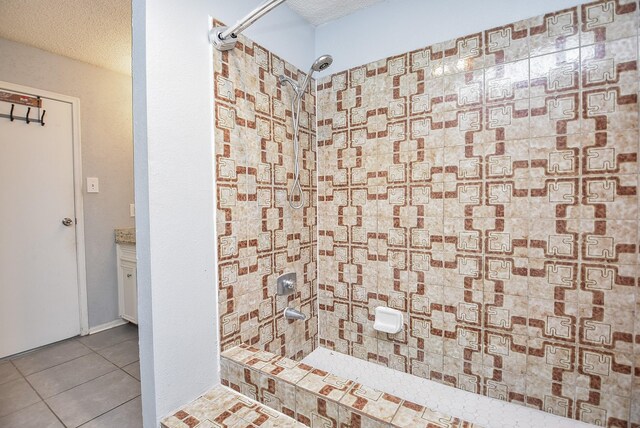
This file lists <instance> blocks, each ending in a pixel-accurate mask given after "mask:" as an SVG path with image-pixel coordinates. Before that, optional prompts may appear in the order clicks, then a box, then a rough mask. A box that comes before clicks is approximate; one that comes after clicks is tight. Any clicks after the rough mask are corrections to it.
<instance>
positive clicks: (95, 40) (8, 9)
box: [0, 0, 131, 74]
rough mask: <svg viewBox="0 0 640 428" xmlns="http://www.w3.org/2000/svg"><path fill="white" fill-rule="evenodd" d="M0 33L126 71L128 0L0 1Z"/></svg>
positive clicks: (128, 57) (128, 63) (128, 69)
mask: <svg viewBox="0 0 640 428" xmlns="http://www.w3.org/2000/svg"><path fill="white" fill-rule="evenodd" d="M0 37H2V38H5V39H9V40H13V41H16V42H20V43H24V44H27V45H31V46H35V47H37V48H40V49H43V50H46V51H49V52H53V53H56V54H59V55H63V56H66V57H69V58H73V59H76V60H79V61H84V62H88V63H89V64H93V65H97V66H99V67H103V68H107V69H110V70H113V71H117V72H120V73H125V74H131V0H0Z"/></svg>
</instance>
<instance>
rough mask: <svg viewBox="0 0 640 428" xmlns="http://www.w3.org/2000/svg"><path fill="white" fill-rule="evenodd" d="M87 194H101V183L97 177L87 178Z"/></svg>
mask: <svg viewBox="0 0 640 428" xmlns="http://www.w3.org/2000/svg"><path fill="white" fill-rule="evenodd" d="M87 193H100V181H99V180H98V178H97V177H87Z"/></svg>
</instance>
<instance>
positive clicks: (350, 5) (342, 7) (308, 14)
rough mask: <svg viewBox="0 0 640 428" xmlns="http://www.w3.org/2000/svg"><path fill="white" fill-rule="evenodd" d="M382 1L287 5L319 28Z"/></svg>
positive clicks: (315, 0) (292, 0)
mask: <svg viewBox="0 0 640 428" xmlns="http://www.w3.org/2000/svg"><path fill="white" fill-rule="evenodd" d="M3 1H4V0H3ZM381 1H383V0H347V1H345V0H312V1H310V0H289V1H287V3H286V4H288V5H289V7H290V8H291V9H293V10H295V11H296V12H297V13H298V14H299V15H301V16H302V17H303V18H305V19H306V20H307V21H309V22H310V23H311V24H313V25H316V26H317V25H321V24H324V23H327V22H329V21H333V20H334V19H338V18H341V17H343V16H345V15H349V14H350V13H353V12H355V11H357V10H360V9H364V8H365V7H369V6H371V5H373V4H376V3H380V2H381Z"/></svg>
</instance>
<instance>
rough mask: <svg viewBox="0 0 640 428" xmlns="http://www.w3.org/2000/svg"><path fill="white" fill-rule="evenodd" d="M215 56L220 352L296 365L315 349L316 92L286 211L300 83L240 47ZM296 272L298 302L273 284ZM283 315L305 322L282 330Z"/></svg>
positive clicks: (293, 73)
mask: <svg viewBox="0 0 640 428" xmlns="http://www.w3.org/2000/svg"><path fill="white" fill-rule="evenodd" d="M240 40H241V42H240V43H238V45H237V47H236V48H235V49H234V50H233V51H229V52H218V51H215V56H214V92H215V104H216V107H215V108H216V111H215V120H216V124H215V156H216V193H217V217H216V218H217V225H216V229H217V240H218V263H219V268H218V272H219V279H218V285H219V291H218V305H219V314H220V340H221V346H222V349H227V348H229V347H232V346H235V345H238V344H240V343H246V344H251V345H255V346H258V347H262V348H264V349H265V350H267V351H271V352H274V353H277V354H280V355H283V356H287V357H290V358H297V359H300V358H302V357H303V356H304V355H307V354H309V353H310V352H311V351H313V349H315V347H316V346H317V332H318V320H317V315H316V313H317V282H316V275H317V268H316V252H317V251H316V220H317V218H316V203H315V201H316V157H315V153H316V152H315V149H314V147H315V144H316V137H315V133H316V115H315V104H316V103H315V83H314V82H312V84H311V85H310V86H311V88H312V89H311V92H309V93H307V94H306V96H305V97H304V98H303V105H302V109H301V114H300V147H301V153H300V183H301V187H302V191H303V194H304V202H305V205H304V207H303V208H301V209H298V210H294V209H293V208H291V207H290V206H289V200H288V198H289V189H290V188H291V184H292V182H293V142H292V138H293V128H292V122H291V107H290V106H291V97H292V96H293V94H292V92H291V91H290V90H289V88H287V87H281V86H280V85H279V84H278V76H279V75H281V74H284V75H286V76H288V77H291V78H293V79H295V80H298V79H300V78H301V77H304V75H303V74H302V73H301V72H300V71H299V70H297V69H296V68H295V67H293V66H292V65H291V64H289V63H287V62H286V61H284V60H282V59H281V58H279V57H278V56H276V55H274V54H273V53H271V52H269V51H267V50H266V49H264V48H263V47H261V46H259V45H258V44H254V43H253V42H251V41H250V40H249V39H247V38H245V37H241V38H240ZM285 272H296V274H297V278H298V280H297V289H296V293H294V294H291V295H289V296H283V297H276V279H277V277H278V276H279V275H280V274H282V273H285ZM287 306H290V307H292V308H296V309H298V310H300V311H302V312H303V313H304V314H305V315H306V316H307V320H306V321H302V322H295V323H294V322H289V321H287V320H285V319H284V316H283V311H284V309H285V308H286V307H287Z"/></svg>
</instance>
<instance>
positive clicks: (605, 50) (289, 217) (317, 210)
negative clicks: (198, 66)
mask: <svg viewBox="0 0 640 428" xmlns="http://www.w3.org/2000/svg"><path fill="white" fill-rule="evenodd" d="M638 16H639V15H638V3H637V1H628V0H627V1H625V0H618V1H597V2H593V3H588V4H585V5H582V6H577V7H575V8H570V9H566V10H562V11H558V12H555V13H550V14H547V15H545V16H539V17H535V18H532V19H528V20H525V21H521V22H517V23H514V24H511V25H505V26H502V27H499V28H493V29H489V30H486V31H484V32H482V33H478V34H473V35H469V36H465V37H461V38H458V39H456V40H451V41H448V42H443V43H439V44H436V45H432V46H429V47H425V48H422V49H418V50H415V51H412V52H407V53H405V54H402V55H397V56H393V57H390V58H386V59H383V60H380V61H377V62H374V63H370V64H366V65H362V66H360V67H355V68H353V69H351V70H347V71H342V72H338V73H336V74H333V75H331V76H327V77H324V78H322V79H320V80H319V81H318V85H317V93H315V91H313V90H312V91H311V92H310V93H308V94H307V95H306V97H305V102H304V114H303V115H302V117H303V120H302V133H301V134H302V135H301V142H302V147H303V154H302V156H301V161H302V165H303V172H302V185H303V190H304V192H305V201H306V203H305V207H304V208H303V209H302V210H293V209H291V208H289V205H288V202H287V197H288V189H289V188H290V185H291V182H292V180H293V173H292V169H293V160H292V153H293V151H292V148H291V139H292V128H291V111H290V107H289V105H290V97H291V96H292V94H291V93H290V92H289V91H287V89H286V88H284V87H281V86H279V85H278V83H277V76H278V75H279V74H286V75H287V76H290V77H292V78H294V79H296V80H300V79H301V78H302V77H303V74H302V73H300V71H299V70H296V69H295V67H293V66H291V65H290V64H287V63H286V62H285V61H284V60H282V59H280V58H278V57H277V56H276V55H274V54H273V53H270V52H268V51H267V50H266V49H264V48H262V47H261V46H259V45H257V44H254V43H252V42H251V41H249V40H248V39H245V38H242V39H241V40H242V43H241V44H240V45H239V46H238V47H237V48H236V49H235V50H234V51H233V52H232V53H218V52H216V54H215V55H216V56H215V58H214V65H215V77H214V78H215V82H214V89H215V97H216V171H217V177H216V178H217V207H218V214H217V219H218V224H217V235H218V236H217V238H218V258H219V266H220V267H219V272H220V278H219V305H220V334H221V343H222V348H223V350H224V349H228V348H231V347H233V346H235V345H237V344H239V343H246V344H251V345H253V346H255V347H257V348H260V349H264V350H266V351H270V352H273V353H276V354H278V355H282V356H286V357H289V358H293V359H296V360H299V359H301V358H303V357H304V356H306V355H308V354H309V353H310V352H312V351H313V350H314V349H315V347H316V346H318V345H319V346H321V347H324V348H328V349H331V350H335V351H338V352H340V353H344V354H348V355H352V356H354V357H357V358H360V359H363V360H367V361H372V362H375V363H377V364H381V365H385V366H388V367H390V368H393V369H396V370H400V371H403V372H407V373H410V374H413V375H415V376H419V377H422V378H427V379H431V380H434V381H437V382H441V383H444V384H446V385H450V386H453V387H456V388H460V389H464V390H467V391H470V392H474V393H477V394H482V395H486V396H489V397H493V398H498V399H501V400H506V401H510V402H514V403H518V404H522V405H525V406H529V407H533V408H537V409H540V410H544V411H547V412H550V413H554V414H557V415H561V416H565V417H568V418H573V419H579V420H582V421H585V422H589V423H593V424H598V425H604V426H616V427H618V426H620V427H622V426H624V427H626V426H640V321H639V320H638V317H639V316H640V302H639V300H640V299H639V296H638V262H639V254H638V233H639V230H638V229H639V222H638V195H637V186H638V179H639V173H640V170H639V169H638V159H637V157H638V142H639V136H638V122H639V118H638V90H639V87H638V82H639V79H638V62H637V59H638V49H639V48H638V26H639V18H638ZM312 86H314V85H312ZM316 99H317V143H316V137H315V135H316V113H315V109H316ZM316 224H317V227H316ZM288 271H295V272H297V274H298V278H299V279H298V292H297V293H296V294H295V295H292V296H291V297H289V298H286V297H283V298H281V297H278V298H276V297H275V278H276V277H277V276H278V275H279V274H280V273H283V272H288ZM316 277H317V280H316ZM281 299H282V300H281ZM287 305H289V306H292V307H296V308H299V309H301V310H302V311H303V312H304V313H305V314H306V315H307V316H308V319H307V320H306V321H304V322H288V321H286V320H284V319H283V317H282V310H283V309H284V308H285V307H286V306H287ZM377 306H388V307H391V308H394V309H398V310H400V311H402V312H403V313H404V315H405V316H404V319H405V328H404V330H403V332H401V333H399V334H396V335H387V334H382V333H379V332H376V331H375V330H373V327H372V326H373V319H374V318H373V313H374V308H375V307H377ZM318 330H319V331H318Z"/></svg>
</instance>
